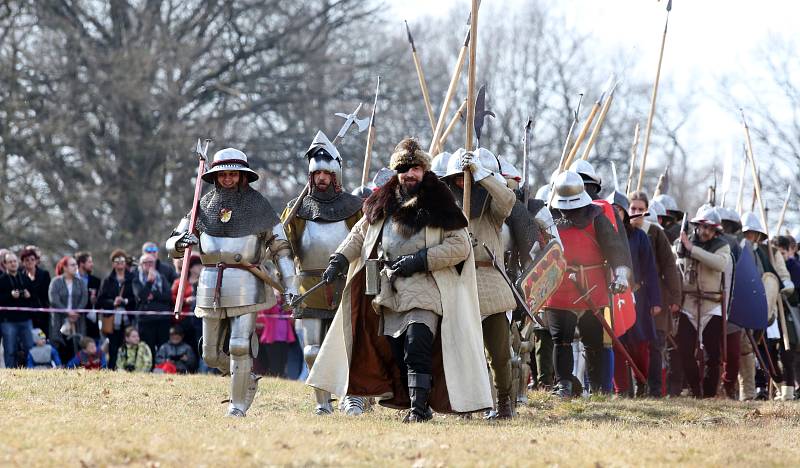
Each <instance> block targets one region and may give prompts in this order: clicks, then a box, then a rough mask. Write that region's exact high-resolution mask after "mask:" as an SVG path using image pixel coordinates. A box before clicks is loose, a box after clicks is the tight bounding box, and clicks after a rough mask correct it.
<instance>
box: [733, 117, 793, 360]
mask: <svg viewBox="0 0 800 468" xmlns="http://www.w3.org/2000/svg"><path fill="white" fill-rule="evenodd" d="M740 110H741V109H740ZM741 112H742V126H743V127H744V137H745V142H746V143H747V155H748V157H749V158H750V169H751V170H752V172H753V188H754V190H755V192H756V198H757V199H758V209H759V211H760V212H761V224H762V225H763V226H764V230H765V231H766V234H767V248H768V249H769V261H770V263H772V259H773V258H775V256H774V255H775V253H774V250H773V247H772V242H770V233H769V225H768V224H767V211H766V209H764V199H763V198H762V197H761V179H760V177H759V174H758V169H757V166H756V158H755V156H754V155H753V142H752V141H751V140H750V127H749V126H748V125H747V119H745V116H744V110H741ZM778 300H779V301H783V299H782V298H778ZM778 322H779V326H780V328H781V335H782V336H783V344H784V349H791V344H790V343H789V331H788V328H787V326H786V316H785V314H784V311H783V302H781V303H779V304H778Z"/></svg>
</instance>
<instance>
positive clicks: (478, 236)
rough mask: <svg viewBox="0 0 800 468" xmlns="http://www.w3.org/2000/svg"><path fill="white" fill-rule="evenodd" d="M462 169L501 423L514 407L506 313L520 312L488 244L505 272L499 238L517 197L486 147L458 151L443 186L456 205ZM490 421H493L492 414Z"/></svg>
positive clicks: (461, 188)
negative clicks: (468, 178)
mask: <svg viewBox="0 0 800 468" xmlns="http://www.w3.org/2000/svg"><path fill="white" fill-rule="evenodd" d="M464 170H469V171H470V172H471V173H472V177H473V179H474V182H475V183H474V184H473V186H472V196H471V202H470V203H471V206H470V207H469V210H468V212H469V213H470V222H469V232H470V234H471V235H472V239H473V243H474V245H475V269H476V271H477V276H478V284H477V286H478V299H479V300H480V309H481V317H482V322H481V325H482V327H483V342H484V345H485V346H486V350H487V352H488V355H489V362H490V365H491V368H492V373H493V375H494V385H495V390H496V391H497V413H496V417H497V418H498V419H510V418H511V417H512V415H513V409H512V402H511V386H512V381H511V351H510V350H511V345H510V328H509V322H508V318H507V317H506V312H507V311H512V310H514V309H516V307H517V302H516V300H515V298H514V293H513V292H512V291H511V287H510V286H509V285H508V283H506V281H505V280H504V279H503V276H502V275H501V274H500V272H498V271H497V270H496V269H495V267H494V265H493V264H492V261H491V258H490V257H489V254H488V253H487V252H486V249H485V248H484V245H486V246H487V247H488V248H489V249H490V250H491V251H492V252H493V253H494V256H495V258H496V259H497V261H498V263H499V264H500V267H501V268H505V265H504V261H503V257H504V251H505V247H504V245H503V239H502V236H501V232H502V228H503V224H504V222H505V220H506V218H508V216H509V215H510V214H511V212H512V209H513V208H514V203H515V202H516V201H517V198H516V196H515V195H514V192H512V191H511V189H509V188H508V186H507V185H506V180H505V178H504V177H503V176H502V175H501V174H500V162H499V161H498V159H497V157H496V156H495V155H494V154H492V153H491V152H490V151H489V150H487V149H485V148H478V149H477V150H476V151H475V153H470V152H467V151H465V150H464V149H463V148H461V149H459V150H457V151H456V152H455V153H453V155H452V156H451V157H450V159H449V161H448V164H447V175H446V176H445V177H444V178H443V180H444V182H445V183H446V184H447V186H448V187H449V188H450V190H452V191H453V194H454V195H455V197H456V201H457V202H462V203H463V196H464V176H463V173H464ZM491 416H494V414H492V415H491Z"/></svg>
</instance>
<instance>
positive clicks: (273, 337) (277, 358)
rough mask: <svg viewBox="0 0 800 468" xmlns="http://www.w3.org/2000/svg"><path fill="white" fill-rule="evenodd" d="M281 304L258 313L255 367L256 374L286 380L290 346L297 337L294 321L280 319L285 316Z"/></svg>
mask: <svg viewBox="0 0 800 468" xmlns="http://www.w3.org/2000/svg"><path fill="white" fill-rule="evenodd" d="M280 302H281V300H280V299H279V302H278V303H277V304H275V305H274V306H273V307H272V308H270V309H266V310H261V311H259V312H258V316H257V318H256V332H257V333H258V334H259V337H258V342H259V350H258V356H257V357H256V359H255V360H254V362H253V365H254V368H255V369H256V373H262V374H264V375H269V376H272V377H281V378H286V362H287V360H288V355H289V346H290V345H291V344H292V343H294V341H295V336H294V324H293V323H292V320H288V319H286V318H285V317H279V316H280V315H282V314H283V311H282V309H281V305H280Z"/></svg>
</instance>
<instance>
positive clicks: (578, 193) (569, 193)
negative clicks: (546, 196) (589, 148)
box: [553, 171, 592, 210]
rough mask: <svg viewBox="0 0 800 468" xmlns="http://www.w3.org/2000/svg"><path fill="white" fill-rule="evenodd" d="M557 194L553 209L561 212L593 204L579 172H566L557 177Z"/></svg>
mask: <svg viewBox="0 0 800 468" xmlns="http://www.w3.org/2000/svg"><path fill="white" fill-rule="evenodd" d="M555 192H556V195H555V197H554V198H553V207H555V208H558V209H560V210H574V209H576V208H582V207H584V206H587V205H590V204H591V203H592V199H591V197H589V194H588V193H586V189H585V188H584V186H583V178H582V177H581V176H580V175H578V173H577V172H573V171H564V172H562V173H561V174H559V175H558V177H556V182H555Z"/></svg>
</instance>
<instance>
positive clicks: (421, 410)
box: [403, 372, 433, 423]
mask: <svg viewBox="0 0 800 468" xmlns="http://www.w3.org/2000/svg"><path fill="white" fill-rule="evenodd" d="M430 392H431V375H430V374H412V373H410V372H409V374H408V395H409V397H410V398H411V409H410V410H409V411H408V414H406V417H405V418H403V422H404V423H412V422H426V421H430V420H431V419H432V418H433V412H431V409H430V407H428V395H430Z"/></svg>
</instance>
